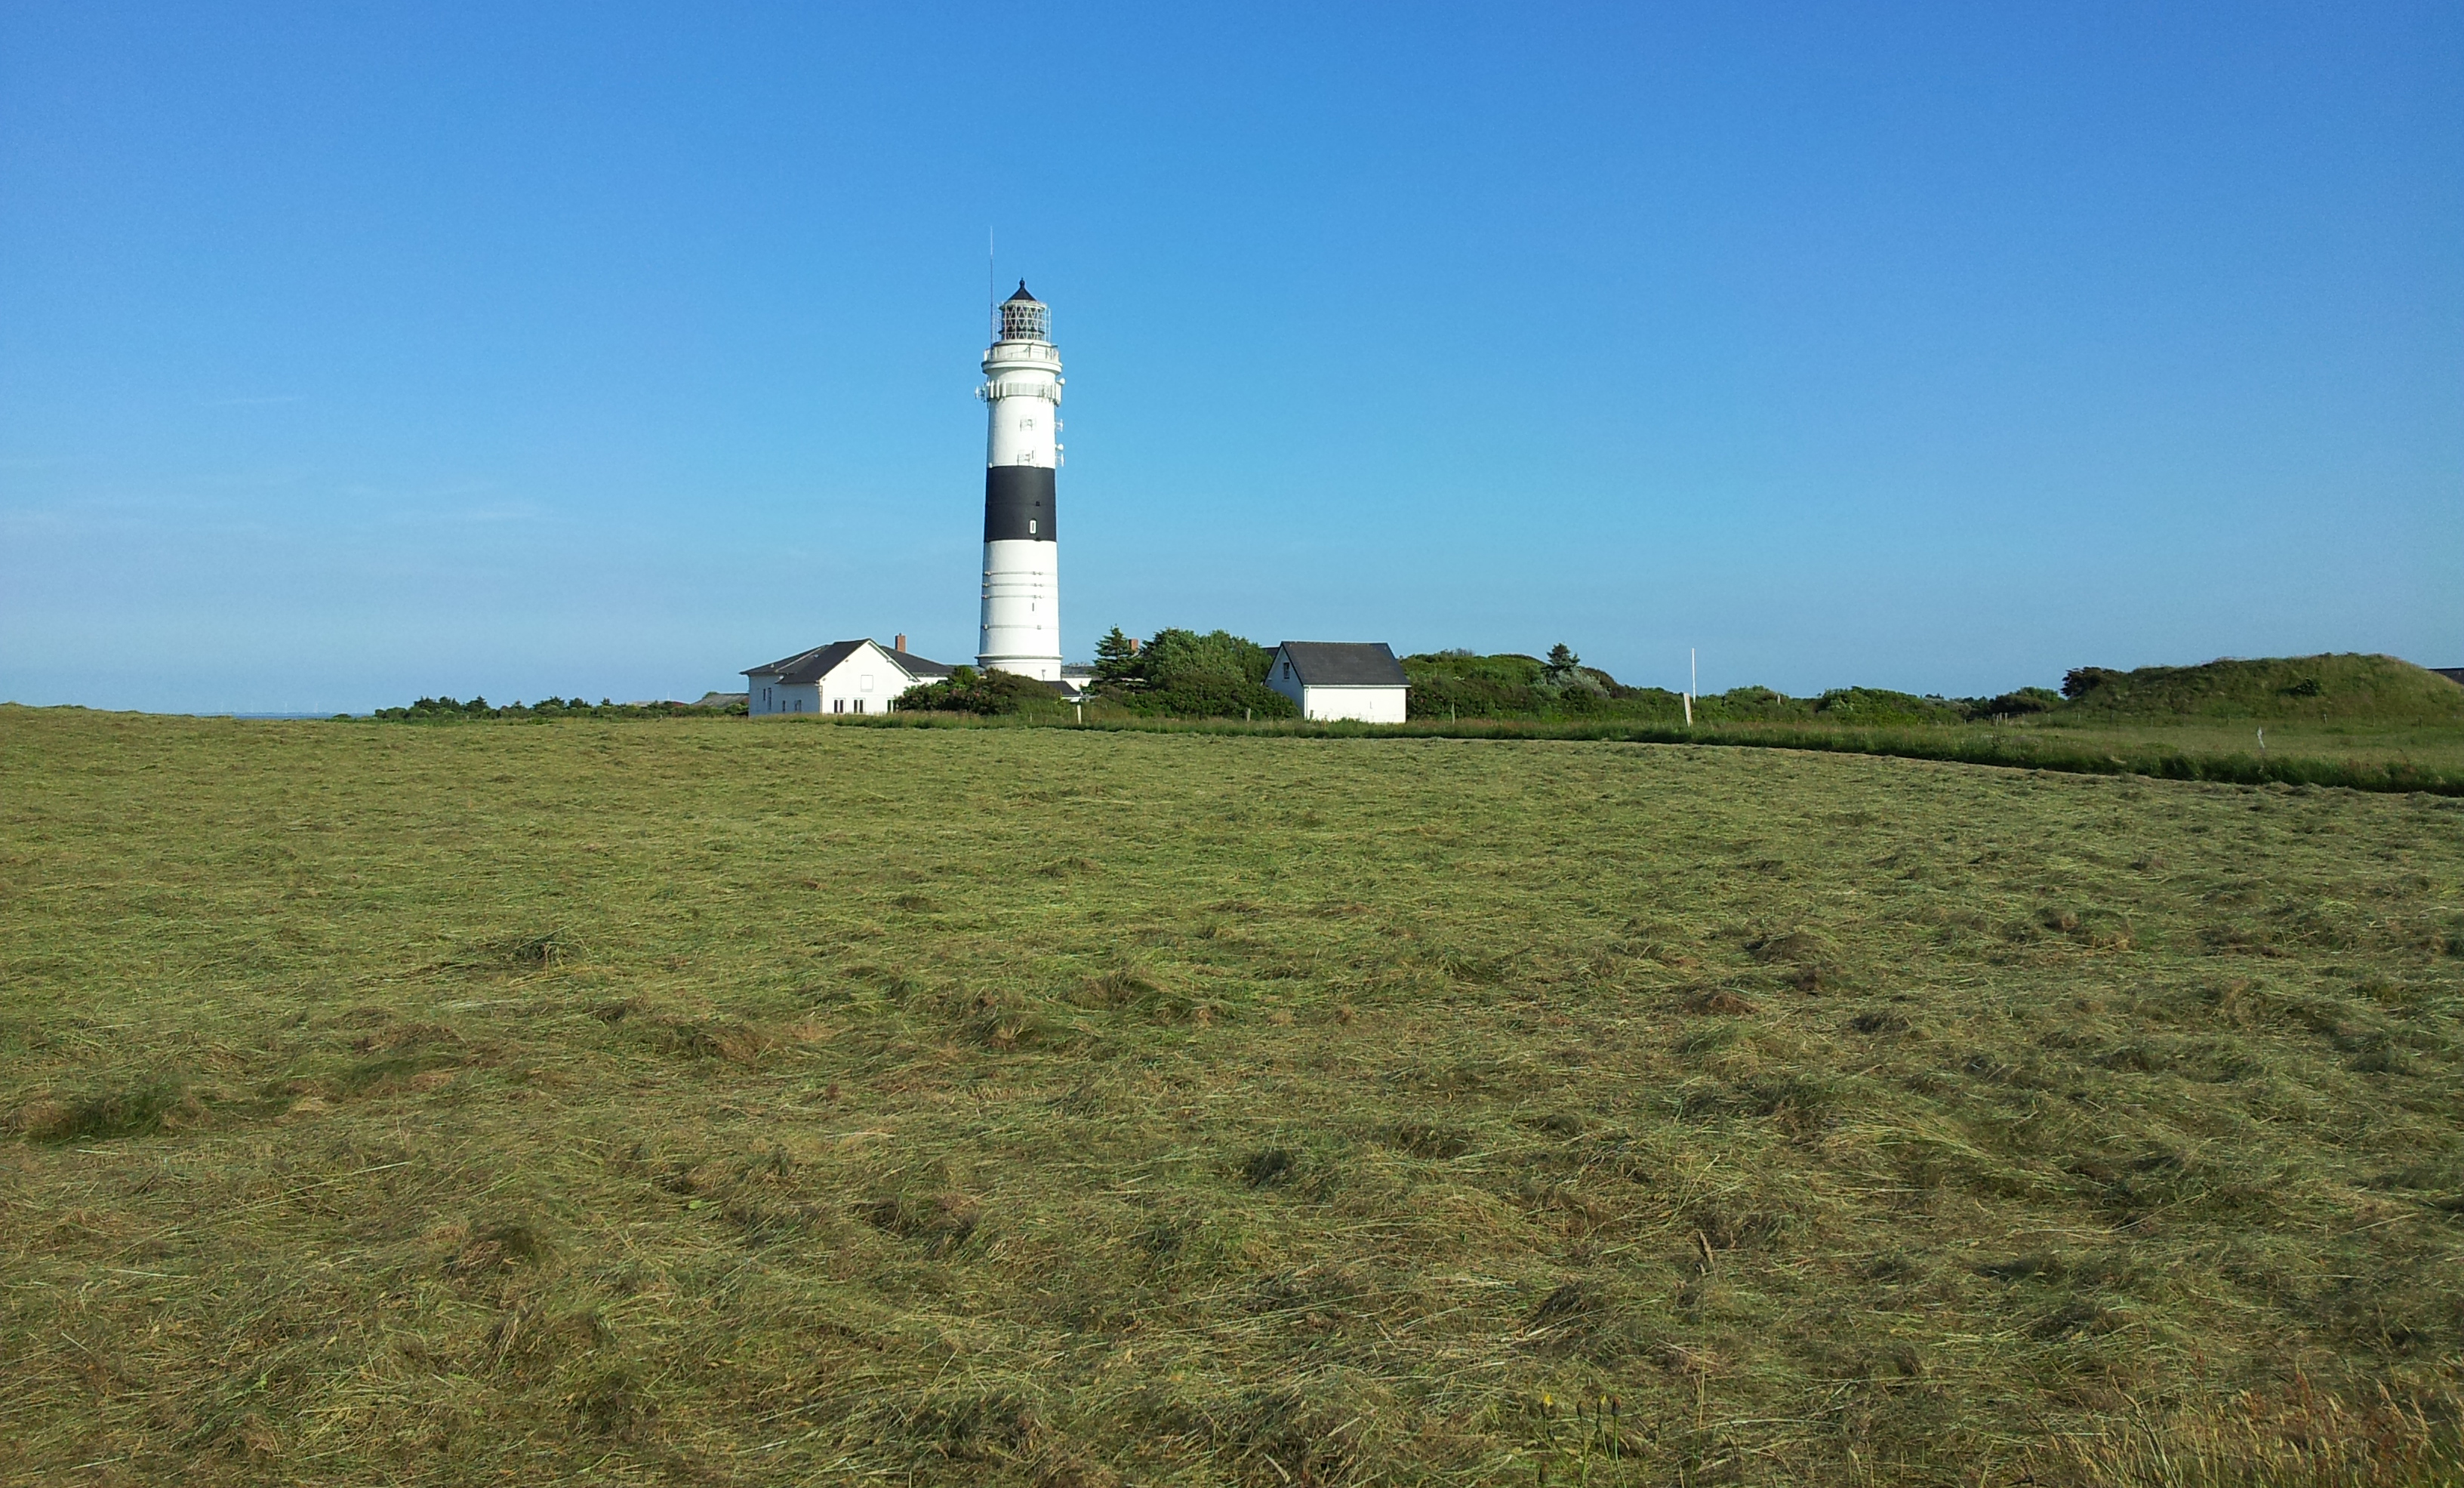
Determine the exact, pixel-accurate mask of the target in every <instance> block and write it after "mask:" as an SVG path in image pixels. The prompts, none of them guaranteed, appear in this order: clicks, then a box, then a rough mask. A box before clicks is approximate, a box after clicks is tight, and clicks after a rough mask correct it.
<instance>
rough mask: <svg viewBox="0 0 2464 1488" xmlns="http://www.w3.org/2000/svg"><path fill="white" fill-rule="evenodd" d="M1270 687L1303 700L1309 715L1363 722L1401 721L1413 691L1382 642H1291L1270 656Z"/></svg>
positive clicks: (1399, 666)
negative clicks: (1405, 698) (1406, 703)
mask: <svg viewBox="0 0 2464 1488" xmlns="http://www.w3.org/2000/svg"><path fill="white" fill-rule="evenodd" d="M1266 686H1268V687H1270V688H1273V689H1275V690H1276V691H1278V692H1281V693H1282V694H1284V696H1286V697H1288V698H1290V699H1291V700H1292V701H1293V702H1295V703H1297V704H1299V705H1300V710H1301V716H1302V717H1304V718H1315V719H1320V720H1328V719H1334V718H1356V719H1358V720H1360V721H1361V722H1362V723H1401V722H1402V721H1403V698H1404V694H1405V693H1406V692H1408V691H1409V690H1410V687H1409V685H1408V684H1407V683H1406V682H1405V680H1404V677H1403V664H1402V663H1401V662H1398V661H1397V660H1396V659H1395V652H1394V650H1393V649H1392V648H1391V647H1389V646H1387V645H1386V643H1385V642H1383V641H1372V642H1358V641H1287V642H1285V643H1284V644H1283V645H1281V646H1277V647H1275V654H1274V655H1273V656H1272V657H1270V658H1268V660H1267V664H1266Z"/></svg>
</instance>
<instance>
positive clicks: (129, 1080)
mask: <svg viewBox="0 0 2464 1488" xmlns="http://www.w3.org/2000/svg"><path fill="white" fill-rule="evenodd" d="M0 1121H5V1123H6V1125H7V1130H8V1135H7V1136H6V1137H5V1138H0V1194H5V1198H6V1207H5V1210H0V1282H5V1286H0V1299H5V1302H0V1307H5V1311H0V1367H5V1368H0V1376H5V1379H6V1381H7V1388H6V1389H5V1390H0V1478H5V1480H7V1481H11V1482H55V1481H65V1482H94V1483H115V1482H118V1483H137V1482H159V1481H171V1480H183V1481H190V1482H207V1483H212V1482H234V1483H236V1482H260V1481H286V1482H313V1483H323V1482H378V1481H382V1482H399V1483H416V1482H435V1483H449V1482H483V1481H505V1482H522V1483H540V1482H558V1481H576V1482H579V1481H591V1482H653V1481H671V1480H672V1481H691V1482H712V1483H736V1482H742V1483H764V1484H768V1483H787V1482H840V1481H848V1480H855V1479H859V1478H862V1477H868V1476H875V1477H889V1478H892V1479H895V1480H901V1481H915V1482H950V1483H959V1482H967V1483H974V1482H1016V1483H1040V1484H1048V1485H1064V1484H1081V1485H1088V1484H1108V1483H1116V1482H1136V1483H1152V1482H1180V1483H1191V1484H1199V1483H1243V1484H1250V1483H1255V1484H1287V1483H1293V1484H1297V1483H1332V1482H1351V1481H1389V1482H1411V1481H1423V1480H1427V1481H1439V1480H1442V1481H1448V1482H1463V1483H1470V1482H1523V1483H1536V1482H1539V1481H1543V1480H1546V1481H1550V1482H1576V1481H1590V1482H1595V1483H1624V1482H1632V1483H1638V1484H1642V1483H1650V1484H1660V1483H1679V1482H1683V1483H1689V1484H1696V1483H1718V1482H1742V1483H1782V1482H1814V1481H1820V1482H1860V1481H1862V1482H1890V1483H1901V1482H1908V1483H1944V1484H1949V1483H1962V1484H2014V1483H2020V1482H2028V1481H2034V1482H2037V1483H2057V1482H2082V1483H2086V1482H2097V1483H2123V1482H2133V1483H2142V1482H2144V1483H2151V1484H2153V1483H2167V1484H2174V1483H2196V1482H2213V1483H2286V1484H2290V1483H2296V1482H2299V1483H2329V1482H2333V1483H2356V1484H2358V1483H2376V1482H2390V1483H2393V1482H2420V1483H2427V1482H2448V1481H2453V1480H2454V1476H2455V1474H2456V1472H2457V1471H2458V1459H2457V1457H2456V1456H2455V1455H2454V1454H2455V1445H2454V1444H2455V1438H2454V1435H2453V1431H2454V1422H2455V1416H2454V1411H2455V1407H2456V1398H2457V1397H2456V1390H2457V1385H2458V1380H2457V1373H2458V1368H2459V1366H2458V1359H2459V1356H2464V1132H2460V1131H2459V1123H2464V802H2458V801H2454V800H2449V799H2435V798H2431V797H2427V796H2409V797H2408V796H2395V795H2360V794H2355V793H2350V792H2344V791H2321V790H2314V789H2309V788H2296V787H2285V786H2272V787H2257V788H2251V787H2241V786H2229V785H2217V784H2203V783H2179V782H2150V781H2146V780H2141V779H2133V778H2128V777H2097V776H2083V775H2057V774H2030V773H2025V772H2020V771H2012V770H1989V769H1979V768H1973V767H1969V766H1961V765H1948V764H1937V763H1927V762H1921V761H1910V760H1903V759H1888V758H1877V757H1867V756H1860V755H1836V754H1809V753H1800V752H1793V751H1787V750H1778V749H1754V750H1735V749H1721V748H1708V747H1696V746H1683V745H1678V746H1667V745H1639V744H1618V743H1578V742H1577V743H1559V742H1531V741H1513V740H1505V741H1461V740H1441V739H1380V740H1374V741H1372V740H1356V739H1309V738H1269V737H1258V736H1240V735H1216V734H1207V733H1099V732H1093V731H1087V732H1073V731H1066V730H1052V729H853V728H835V727H829V726H825V725H801V726H798V725H779V726H762V725H757V724H748V723H746V722H744V721H741V720H707V721H703V720H684V721H674V722H660V723H634V724H624V723H606V722H580V721H577V722H567V723H559V724H549V725H528V726H522V725H495V724H473V725H468V726H461V727H455V728H451V729H417V728H407V727H400V726H393V727H388V726H382V725H341V724H297V725H285V724H240V723H231V722H228V721H212V720H180V719H165V718H143V717H134V716H128V715H101V714H79V713H72V712H51V711H27V710H20V709H0Z"/></svg>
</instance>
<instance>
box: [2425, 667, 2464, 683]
mask: <svg viewBox="0 0 2464 1488" xmlns="http://www.w3.org/2000/svg"><path fill="white" fill-rule="evenodd" d="M2430 669H2431V671H2434V672H2436V673H2438V674H2439V675H2440V676H2442V677H2445V678H2446V679H2447V680H2448V681H2450V682H2454V683H2464V667H2431V668H2430Z"/></svg>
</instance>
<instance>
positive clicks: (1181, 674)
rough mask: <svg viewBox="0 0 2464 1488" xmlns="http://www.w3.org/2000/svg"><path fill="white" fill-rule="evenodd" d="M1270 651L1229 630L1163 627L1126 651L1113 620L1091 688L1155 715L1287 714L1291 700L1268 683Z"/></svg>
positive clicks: (1136, 710)
mask: <svg viewBox="0 0 2464 1488" xmlns="http://www.w3.org/2000/svg"><path fill="white" fill-rule="evenodd" d="M1272 655H1273V653H1272V652H1270V651H1268V650H1267V649H1266V648H1265V646H1260V645H1258V644H1257V643H1256V642H1255V641H1251V640H1248V639H1246V638H1244V637H1242V636H1236V635H1233V634H1232V633H1230V632H1229V631H1224V630H1214V631H1209V632H1207V633H1206V634H1204V635H1199V633H1198V632H1196V631H1194V630H1180V629H1164V630H1158V631H1156V632H1155V638H1154V639H1153V640H1151V641H1149V642H1147V643H1146V645H1144V646H1137V647H1136V648H1135V649H1134V650H1132V649H1130V648H1129V646H1128V638H1127V637H1125V636H1123V635H1122V634H1121V632H1120V629H1119V627H1118V626H1115V627H1114V628H1113V631H1112V633H1111V635H1110V636H1107V637H1105V639H1104V643H1103V644H1102V646H1099V647H1098V648H1097V662H1096V683H1095V690H1096V694H1097V695H1098V696H1100V697H1102V698H1104V699H1106V700H1107V701H1109V702H1111V703H1114V704H1117V705H1119V706H1120V707H1122V708H1124V709H1127V710H1128V711H1131V712H1133V713H1137V714H1140V715H1142V716H1146V717H1158V718H1231V717H1256V718H1290V717H1293V716H1296V715H1297V714H1298V712H1299V710H1298V709H1296V708H1295V707H1293V706H1292V700H1291V699H1290V698H1287V697H1286V696H1284V694H1282V693H1281V692H1278V691H1276V690H1275V689H1272V688H1270V687H1268V686H1266V666H1267V662H1268V660H1269V659H1270V658H1271V657H1272Z"/></svg>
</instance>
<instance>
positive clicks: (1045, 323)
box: [1001, 279, 1052, 341]
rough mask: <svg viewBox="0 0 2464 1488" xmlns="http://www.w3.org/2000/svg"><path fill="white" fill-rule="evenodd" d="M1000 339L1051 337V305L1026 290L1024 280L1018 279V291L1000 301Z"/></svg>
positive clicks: (1046, 339)
mask: <svg viewBox="0 0 2464 1488" xmlns="http://www.w3.org/2000/svg"><path fill="white" fill-rule="evenodd" d="M1001 339H1002V340H1005V341H1049V340H1051V339H1052V307H1051V306H1049V305H1046V304H1045V302H1044V301H1042V300H1040V299H1038V298H1036V297H1035V296H1034V295H1030V294H1028V293H1027V292H1026V281H1025V280H1024V279H1021V280H1019V281H1018V293H1017V294H1015V295H1011V296H1010V297H1009V298H1007V299H1005V300H1002V301H1001Z"/></svg>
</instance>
